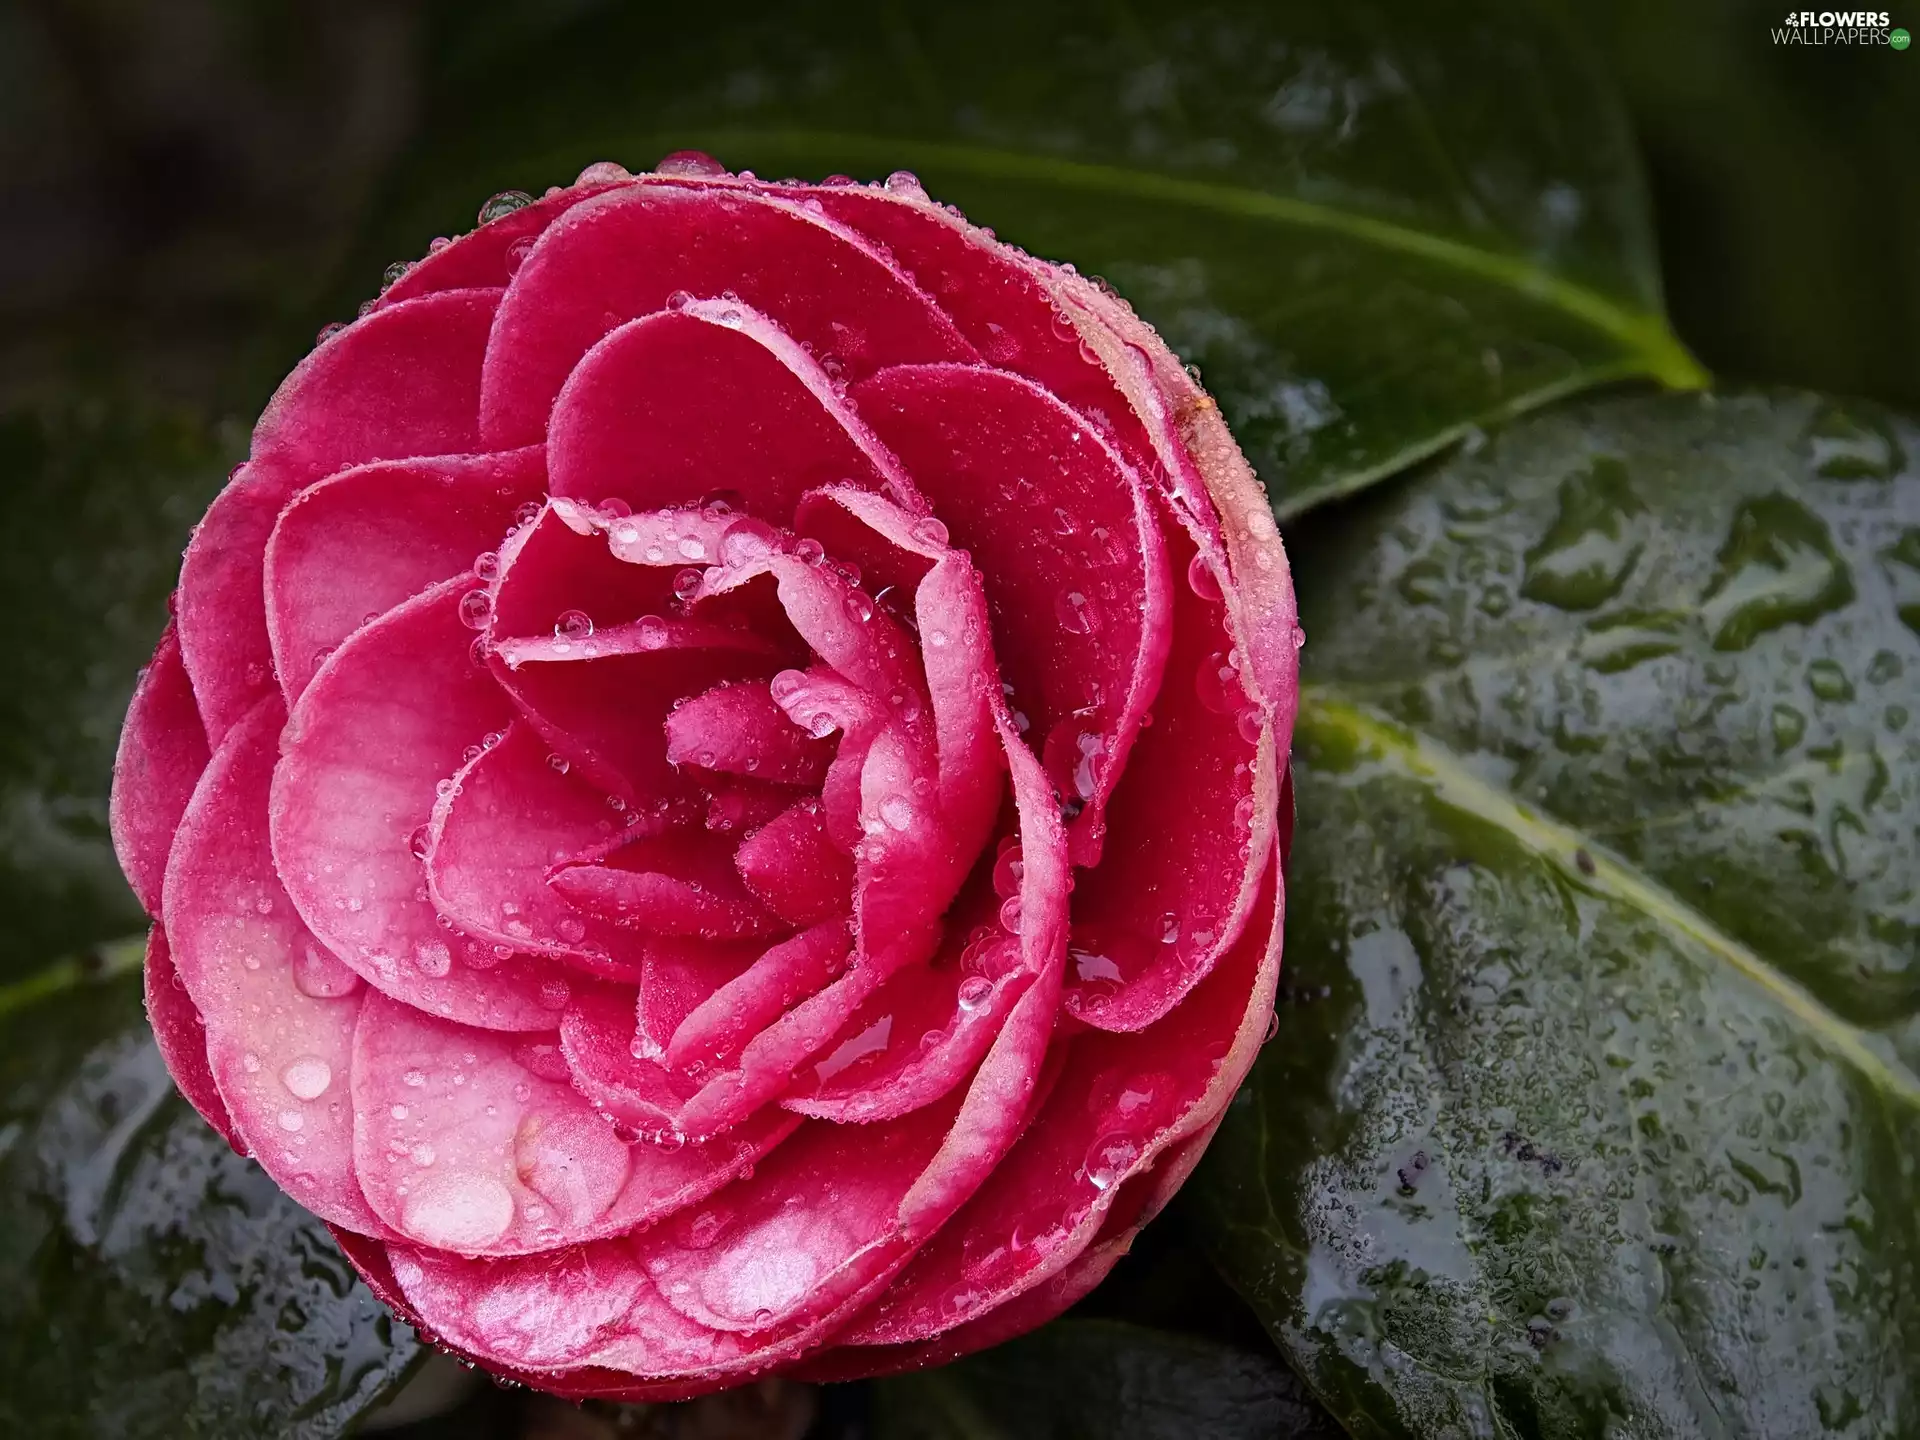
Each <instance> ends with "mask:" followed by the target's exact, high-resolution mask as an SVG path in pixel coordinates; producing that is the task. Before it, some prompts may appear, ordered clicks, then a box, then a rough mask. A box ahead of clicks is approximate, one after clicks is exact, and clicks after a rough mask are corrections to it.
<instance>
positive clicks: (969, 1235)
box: [840, 868, 1280, 1345]
mask: <svg viewBox="0 0 1920 1440" xmlns="http://www.w3.org/2000/svg"><path fill="white" fill-rule="evenodd" d="M1271 874H1272V871H1271V868H1270V869H1269V875H1271ZM1263 895H1264V898H1265V899H1266V900H1267V902H1268V903H1269V904H1271V905H1272V906H1273V907H1274V909H1273V911H1272V912H1270V913H1272V914H1273V916H1274V919H1273V923H1272V925H1271V928H1268V927H1267V926H1265V925H1263V926H1261V927H1258V928H1256V929H1254V930H1250V931H1249V932H1248V934H1247V935H1246V936H1245V937H1244V938H1243V939H1242V941H1241V943H1240V944H1238V945H1237V946H1235V947H1234V949H1233V950H1232V951H1231V952H1230V953H1229V954H1228V955H1226V956H1224V957H1222V959H1221V963H1220V964H1219V965H1218V966H1216V967H1215V969H1214V971H1213V973H1212V974H1211V975H1209V976H1208V977H1207V979H1206V980H1205V981H1203V982H1202V983H1201V984H1200V985H1199V986H1198V987H1197V988H1196V989H1195V990H1194V991H1193V993H1192V994H1191V995H1189V996H1188V997H1187V1000H1186V1003H1185V1004H1183V1005H1181V1006H1179V1007H1178V1008H1177V1009H1175V1010H1174V1011H1173V1012H1172V1013H1171V1014H1170V1015H1168V1016H1167V1017H1166V1018H1165V1019H1164V1020H1162V1021H1161V1022H1160V1023H1159V1024H1158V1025H1155V1026H1153V1027H1152V1028H1150V1029H1147V1030H1143V1031H1140V1032H1138V1033H1133V1034H1124V1035H1115V1034H1105V1033H1102V1032H1099V1031H1093V1032H1088V1033H1084V1034H1082V1035H1080V1036H1079V1037H1077V1038H1076V1039H1074V1040H1073V1042H1072V1044H1071V1047H1070V1049H1069V1050H1068V1054H1067V1061H1066V1068H1065V1070H1064V1071H1063V1072H1062V1074H1061V1076H1060V1079H1059V1081H1058V1082H1057V1083H1056V1084H1055V1086H1054V1087H1053V1090H1052V1092H1051V1093H1050V1094H1049V1095H1048V1097H1047V1101H1046V1104H1045V1105H1044V1106H1043V1107H1042V1108H1041V1110H1040V1113H1039V1115H1038V1117H1037V1118H1036V1119H1035V1120H1034V1122H1033V1124H1032V1126H1031V1127H1030V1128H1029V1129H1028V1130H1027V1131H1026V1133H1025V1134H1024V1135H1023V1136H1022V1137H1021V1139H1020V1142H1019V1144H1018V1145H1016V1146H1015V1147H1014V1148H1013V1150H1012V1152H1011V1153H1010V1154H1008V1155H1007V1156H1006V1158H1005V1159H1003V1160H1002V1161H1001V1162H1000V1163H999V1165H998V1166H997V1167H996V1168H995V1169H994V1171H993V1173H992V1175H991V1176H990V1177H989V1178H988V1179H987V1181H986V1183H985V1184H983V1185H981V1186H980V1187H979V1188H978V1190H977V1192H976V1193H975V1194H974V1196H973V1198H972V1199H971V1200H970V1201H969V1203H968V1205H967V1207H966V1209H965V1210H964V1211H963V1212H962V1213H961V1214H959V1215H957V1216H955V1217H954V1219H953V1221H952V1223H951V1224H949V1225H948V1226H947V1227H945V1228H944V1229H943V1230H942V1231H941V1232H940V1234H938V1235H936V1236H935V1237H934V1238H933V1240H932V1242H931V1243H929V1244H928V1245H927V1246H926V1247H925V1248H923V1249H922V1250H921V1251H920V1253H919V1254H918V1255H916V1256H915V1257H914V1260H913V1262H912V1264H911V1265H909V1266H908V1267H907V1269H906V1270H905V1271H904V1272H903V1273H902V1274H901V1275H900V1277H899V1279H897V1280H896V1281H895V1282H894V1284H893V1285H892V1286H891V1287H890V1288H889V1290H888V1291H887V1293H886V1295H885V1296H884V1297H882V1299H881V1301H880V1302H879V1303H878V1304H877V1305H876V1306H874V1308H873V1309H872V1310H870V1311H869V1312H868V1313H867V1314H866V1315H864V1316H862V1317H861V1319H860V1320H859V1321H857V1322H856V1323H855V1324H854V1325H852V1326H850V1327H849V1328H848V1330H847V1331H846V1332H845V1333H844V1334H843V1335H842V1336H841V1337H840V1339H841V1341H842V1343H846V1344H854V1345H894V1344H902V1343H906V1342H910V1341H918V1340H924V1339H926V1338H927V1337H929V1336H932V1335H936V1334H939V1333H940V1332H942V1331H945V1330H950V1329H952V1328H954V1327H955V1326H957V1325H960V1324H963V1323H965V1322H966V1321H968V1320H971V1319H973V1318H974V1317H976V1316H979V1315H984V1314H986V1313H987V1312H989V1311H990V1310H992V1309H993V1308H994V1307H996V1306H998V1305H1001V1304H1004V1303H1006V1302H1007V1301H1009V1300H1011V1299H1013V1298H1014V1297H1015V1296H1018V1295H1020V1294H1023V1293H1025V1292H1026V1291H1028V1290H1030V1289H1032V1288H1033V1287H1035V1286H1037V1285H1040V1284H1041V1283H1042V1282H1043V1281H1045V1280H1047V1279H1049V1278H1050V1277H1052V1276H1054V1275H1057V1274H1059V1273H1060V1272H1061V1271H1063V1270H1065V1269H1066V1268H1067V1266H1068V1265H1069V1264H1071V1263H1072V1261H1073V1260H1074V1258H1075V1257H1077V1256H1079V1255H1080V1254H1081V1253H1082V1252H1084V1251H1085V1250H1086V1248H1087V1247H1088V1245H1089V1244H1091V1243H1093V1242H1094V1240H1095V1238H1096V1237H1097V1236H1098V1235H1099V1233H1100V1231H1101V1227H1102V1225H1103V1224H1104V1222H1105V1221H1106V1219H1107V1217H1108V1212H1109V1210H1110V1209H1112V1208H1114V1207H1115V1206H1116V1205H1118V1204H1120V1203H1121V1201H1122V1199H1123V1198H1124V1199H1125V1200H1126V1202H1127V1203H1128V1204H1129V1206H1131V1207H1132V1209H1131V1210H1130V1212H1129V1218H1128V1221H1127V1222H1126V1223H1133V1220H1135V1219H1137V1218H1138V1216H1139V1214H1141V1213H1143V1207H1144V1205H1145V1203H1146V1202H1147V1200H1148V1199H1149V1197H1150V1196H1151V1195H1152V1194H1153V1192H1152V1191H1151V1190H1145V1191H1143V1190H1142V1189H1141V1187H1140V1186H1138V1185H1135V1186H1132V1187H1129V1186H1128V1181H1129V1180H1131V1179H1133V1178H1134V1177H1137V1176H1143V1175H1146V1174H1147V1173H1148V1172H1149V1171H1152V1170H1154V1169H1155V1168H1156V1167H1157V1166H1161V1165H1174V1164H1176V1155H1177V1153H1178V1152H1179V1150H1180V1147H1181V1146H1182V1144H1183V1143H1184V1142H1185V1141H1187V1140H1188V1139H1189V1138H1190V1137H1193V1136H1195V1135H1197V1134H1200V1133H1201V1132H1203V1131H1205V1130H1207V1129H1209V1127H1211V1126H1212V1124H1213V1123H1214V1122H1215V1121H1216V1120H1217V1119H1218V1117H1219V1115H1220V1113H1221V1111H1222V1110H1223V1109H1224V1108H1225V1106H1226V1103H1227V1101H1228V1100H1229V1099H1230V1098H1231V1097H1232V1095H1233V1092H1234V1090H1235V1089H1237V1088H1238V1087H1239V1084H1240V1081H1241V1080H1242V1079H1244V1078H1245V1075H1246V1072H1247V1069H1248V1068H1249V1067H1250V1066H1251V1065H1252V1063H1253V1058H1254V1056H1255V1055H1256V1054H1258V1052H1259V1047H1260V1043H1261V1040H1262V1039H1263V1037H1264V1035H1265V1032H1266V1024H1267V1019H1268V1016H1269V1015H1270V1014H1271V1013H1272V1003H1273V991H1274V985H1275V982H1276V980H1277V978H1278V975H1279V959H1280V927H1279V915H1278V910H1279V900H1278V894H1277V887H1276V886H1275V885H1274V883H1273V882H1272V881H1271V880H1269V883H1268V884H1267V885H1266V887H1264V890H1263ZM1180 1163H1191V1157H1189V1158H1188V1159H1187V1160H1186V1161H1184V1162H1180ZM1160 1198H1162V1199H1164V1196H1162V1197H1160Z"/></svg>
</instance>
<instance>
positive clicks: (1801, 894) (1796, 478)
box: [1188, 395, 1920, 1436]
mask: <svg viewBox="0 0 1920 1440" xmlns="http://www.w3.org/2000/svg"><path fill="white" fill-rule="evenodd" d="M1916 453H1920V432H1916V430H1915V428H1914V427H1913V426H1912V425H1911V424H1909V423H1907V422H1904V421H1901V420H1897V419H1895V418H1894V417H1891V416H1889V415H1887V414H1885V413H1883V412H1880V411H1878V410H1875V409H1871V408H1868V407H1866V406H1841V405H1837V404H1833V403H1829V402H1824V401H1820V400H1817V399H1814V398H1811V397H1806V396H1801V395H1777V396H1764V395H1745V396H1739V397H1714V396H1702V397H1698V398H1691V397H1666V398H1647V399H1633V400H1620V401H1613V402H1608V403H1599V404H1589V405H1581V406H1576V407H1569V408H1567V409H1564V410H1561V411H1558V412H1556V413H1554V414H1551V415H1547V416H1542V417H1537V418H1536V419H1533V420H1530V421H1528V422H1525V423H1523V424H1521V425H1518V426H1516V427H1515V428H1513V429H1512V430H1511V431H1509V432H1507V433H1505V434H1503V435H1502V436H1500V437H1499V438H1498V439H1497V440H1495V441H1494V442H1493V443H1491V444H1490V445H1488V446H1487V447H1486V448H1484V449H1483V450H1482V451H1481V452H1480V453H1479V454H1477V455H1474V456H1470V457H1462V458H1460V459H1458V460H1456V461H1454V462H1452V463H1450V464H1448V465H1446V466H1444V467H1442V468H1440V469H1439V470H1438V471H1436V472H1435V473H1432V474H1430V475H1427V476H1424V477H1421V478H1419V479H1416V480H1414V481H1411V482H1409V483H1405V484H1402V485H1399V486H1395V487H1391V488H1385V489H1383V490H1382V491H1380V492H1378V493H1377V494H1376V495H1374V496H1372V497H1369V499H1368V500H1367V501H1366V502H1365V503H1364V504H1361V505H1358V506H1356V507H1354V508H1352V509H1351V510H1349V511H1348V512H1346V513H1344V514H1340V515H1337V516H1332V515H1330V516H1328V517H1326V518H1325V520H1324V521H1323V522H1320V523H1315V524H1310V525H1308V526H1307V527H1304V528H1302V529H1301V530H1299V531H1298V532H1297V533H1296V534H1294V535H1293V537H1292V541H1291V543H1292V548H1293V551H1294V553H1295V555H1296V556H1298V557H1300V561H1301V572H1300V583H1301V593H1302V605H1303V618H1304V623H1305V625H1306V628H1307V633H1308V636H1309V640H1308V645H1307V649H1306V652H1305V658H1306V660H1307V662H1308V663H1307V666H1306V681H1307V683H1306V686H1305V690H1304V695H1303V707H1302V711H1301V717H1300V725H1299V732H1298V742H1297V749H1296V751H1295V756H1296V759H1295V777H1296V787H1297V794H1298V801H1299V820H1298V830H1297V833H1296V836H1295V840H1294V847H1293V854H1292V861H1291V871H1290V882H1289V896H1288V901H1289V903H1288V932H1287V952H1286V962H1285V963H1286V970H1285V973H1284V974H1283V977H1282V981H1283V995H1282V1003H1281V1005H1280V1023H1279V1032H1278V1038H1277V1039H1276V1040H1275V1041H1274V1043H1273V1044H1271V1045H1269V1046H1268V1047H1267V1049H1266V1051H1265V1052H1264V1053H1263V1055H1262V1056H1261V1059H1260V1061H1259V1064H1258V1066H1257V1067H1256V1070H1255V1073H1254V1076H1253V1078H1252V1080H1251V1081H1250V1083H1249V1085H1248V1087H1247V1088H1246V1089H1245V1090H1244V1091H1243V1092H1242V1094H1241V1095H1240V1096H1238V1097H1237V1098H1236V1100H1235V1102H1234V1105H1233V1106H1232V1108H1231V1109H1230V1111H1229V1118H1228V1120H1227V1123H1226V1125H1225V1127H1224V1128H1223V1130H1222V1132H1221V1134H1220V1137H1219V1139H1218V1140H1217V1141H1216V1142H1215V1144H1214V1146H1213V1148H1212V1150H1211V1152H1210V1153H1209V1155H1208V1157H1207V1163H1206V1166H1205V1168H1204V1169H1203V1170H1202V1172H1201V1178H1199V1179H1197V1180H1196V1182H1195V1184H1194V1185H1193V1186H1191V1187H1190V1188H1189V1192H1188V1193H1189V1195H1190V1196H1192V1197H1193V1198H1194V1200H1195V1201H1196V1202H1197V1204H1196V1209H1197V1210H1198V1211H1199V1218H1200V1221H1201V1222H1202V1228H1203V1230H1204V1232H1205V1235H1206V1237H1207V1242H1208V1244H1209V1246H1210V1248H1211V1250H1212V1252H1213V1254H1214V1256H1215V1258H1216V1260H1217V1262H1218V1263H1219V1264H1220V1265H1221V1267H1222V1269H1223V1272H1224V1273H1225V1274H1226V1276H1227V1277H1228V1278H1229V1279H1230V1280H1231V1281H1232V1282H1233V1284H1234V1285H1235V1286H1236V1288H1238V1289H1239V1290H1240V1291H1241V1292H1242V1293H1243V1294H1244V1295H1245V1296H1246V1297H1247V1298H1248V1299H1249V1300H1250V1301H1251V1303H1252V1304H1253V1305H1254V1307H1255V1309H1256V1310H1257V1311H1258V1312H1259V1313H1260V1315H1261V1317H1262V1319H1263V1321H1264V1322H1265V1323H1266V1325H1267V1326H1268V1328H1269V1330H1270V1332H1271V1333H1272V1334H1273V1335H1274V1336H1275V1338H1276V1339H1277V1340H1278V1341H1279V1343H1280V1344H1281V1346H1282V1348H1283V1349H1284V1351H1285V1352H1286V1353H1287V1355H1288V1357H1289V1358H1290V1359H1291V1360H1292V1362H1293V1363H1294V1365H1295V1366H1296V1367H1297V1368H1298V1369H1299V1370H1300V1371H1301V1372H1302V1374H1303V1375H1304V1376H1305V1377H1306V1378H1307V1379H1308V1381H1309V1382H1310V1383H1311V1384H1312V1386H1313V1387H1314V1389H1315V1391H1316V1392H1317V1393H1318V1394H1319V1395H1320V1397H1321V1398H1322V1399H1323V1400H1324V1401H1325V1402H1326V1403H1327V1404H1328V1406H1329V1408H1330V1409H1331V1410H1332V1411H1333V1412H1334V1414H1335V1415H1336V1416H1337V1417H1338V1418H1339V1419H1340V1420H1341V1421H1342V1423H1344V1424H1345V1425H1347V1426H1348V1428H1349V1429H1350V1430H1351V1431H1352V1432H1353V1433H1354V1434H1356V1435H1362V1436H1374V1435H1419V1436H1436V1435H1487V1436H1516V1435H1544V1436H1584V1435H1593V1436H1600V1435H1608V1436H1694V1435H1701V1436H1706V1435H1713V1436H1722V1435H1762V1434H1764V1435H1812V1434H1816V1433H1822V1432H1823V1431H1824V1432H1831V1433H1835V1434H1840V1435H1846V1436H1868V1435H1893V1434H1903V1435H1904V1434H1911V1433H1913V1432H1914V1431H1915V1430H1916V1428H1920V1408H1916V1405H1917V1403H1920V1402H1917V1401H1916V1385H1915V1382H1916V1380H1920V1361H1917V1360H1916V1356H1920V1300H1916V1296H1920V1206H1917V1205H1916V1199H1917V1198H1920V1197H1917V1196H1916V1190H1915V1168H1916V1164H1917V1163H1920V1075H1916V1067H1920V1022H1917V1021H1916V1015H1917V1014H1920V885H1917V883H1916V881H1917V879H1920V876H1917V874H1916V870H1915V866H1914V860H1913V857H1914V853H1915V849H1914V841H1915V835H1916V833H1917V831H1916V827H1917V826H1920V745H1917V744H1916V740H1917V738H1920V729H1917V728H1916V724H1915V720H1916V716H1920V473H1916V471H1915V469H1914V468H1913V466H1912V464H1911V462H1910V460H1909V459H1908V457H1909V456H1912V455H1914V454H1916Z"/></svg>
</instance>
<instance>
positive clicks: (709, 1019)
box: [643, 920, 850, 1070]
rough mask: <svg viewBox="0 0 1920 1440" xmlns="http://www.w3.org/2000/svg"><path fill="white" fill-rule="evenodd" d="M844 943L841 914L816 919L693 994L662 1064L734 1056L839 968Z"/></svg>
mask: <svg viewBox="0 0 1920 1440" xmlns="http://www.w3.org/2000/svg"><path fill="white" fill-rule="evenodd" d="M849 948H850V947H849V940H848V937H847V926H846V922H845V921H844V920H830V921H827V922H826V923H824V924H819V925H815V926H813V927H812V928H811V929H808V930H803V931H802V932H801V933H800V934H798V935H795V936H793V937H792V938H791V939H788V940H783V941H781V942H780V943H779V944H778V945H774V946H772V947H770V948H769V949H768V950H767V951H766V952H765V953H764V954H762V955H761V956H759V958H757V959H756V960H755V961H754V962H753V963H752V964H751V965H749V966H748V967H747V968H746V969H745V970H743V971H741V972H739V973H738V974H736V975H734V976H731V977H729V978H728V979H727V980H726V981H725V982H724V983H722V984H720V985H717V986H715V987H713V988H712V989H711V990H709V991H708V992H707V993H706V994H705V995H703V996H701V997H699V998H698V1000H697V1001H696V1003H695V1004H694V1005H693V1006H692V1008H691V1009H689V1010H688V1011H687V1012H686V1013H685V1015H684V1016H683V1018H682V1019H681V1020H680V1021H679V1023H678V1024H677V1025H676V1026H675V1027H674V1028H673V1030H672V1031H671V1032H670V1036H671V1038H670V1039H669V1041H668V1043H667V1045H666V1050H665V1054H666V1062H667V1064H669V1065H671V1066H672V1067H673V1068H675V1069H676V1070H685V1069H687V1068H688V1067H689V1066H690V1065H692V1064H701V1065H710V1064H713V1063H715V1062H720V1061H728V1060H731V1059H733V1058H734V1057H735V1056H736V1055H737V1054H738V1052H739V1051H740V1050H741V1049H742V1048H743V1047H744V1046H745V1045H746V1044H747V1042H748V1041H750V1040H751V1039H752V1038H753V1037H754V1036H755V1035H757V1034H759V1033H760V1032H761V1031H762V1030H764V1029H766V1028H767V1026H769V1025H771V1024H773V1022H774V1021H776V1020H778V1019H779V1018H780V1016H781V1015H783V1014H784V1013H785V1012H786V1011H787V1010H788V1009H789V1008H791V1007H792V1006H793V1005H794V1004H795V1002H797V1001H799V1000H800V999H802V998H803V997H805V996H807V995H810V994H812V993H813V992H814V991H816V990H819V989H820V988H821V987H823V986H824V985H826V984H827V983H828V982H829V981H830V980H832V979H833V977H834V976H835V975H837V974H839V973H840V971H841V970H843V969H844V968H845V967H846V963H847V956H848V952H849ZM643 1028H645V1027H644V1026H643Z"/></svg>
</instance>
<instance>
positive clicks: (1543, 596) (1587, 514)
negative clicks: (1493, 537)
mask: <svg viewBox="0 0 1920 1440" xmlns="http://www.w3.org/2000/svg"><path fill="white" fill-rule="evenodd" d="M1559 498H1560V511H1559V514H1557V515H1556V516H1555V517H1554V520H1553V523H1552V524H1551V525H1550V526H1548V527H1547V533H1546V534H1545V535H1543V536H1542V537H1541V538H1540V541H1539V543H1538V544H1536V545H1535V546H1534V547H1533V548H1532V549H1531V550H1529V551H1528V552H1527V560H1526V575H1525V578H1524V579H1523V580H1522V581H1521V582H1520V593H1521V594H1522V595H1524V596H1526V597H1527V598H1528V599H1529V600H1540V601H1544V602H1545V603H1546V604H1548V605H1554V606H1557V607H1559V608H1560V609H1562V610H1593V609H1596V608H1598V607H1599V606H1601V605H1604V604H1605V603H1606V602H1607V601H1608V600H1611V599H1612V598H1613V597H1614V596H1615V595H1617V594H1618V593H1619V591H1620V587H1621V586H1622V585H1624V584H1625V583H1626V579H1627V576H1628V574H1630V573H1631V572H1632V570H1633V566H1634V562H1635V561H1637V560H1638V559H1639V558H1640V550H1641V547H1642V545H1643V543H1644V542H1643V540H1642V538H1641V535H1640V528H1639V524H1638V517H1639V516H1640V515H1642V514H1643V513H1644V512H1645V510H1646V506H1645V505H1644V504H1643V503H1642V502H1641V500H1640V497H1639V495H1637V494H1636V493H1635V492H1634V489H1633V485H1632V483H1631V482H1630V481H1629V479H1628V478H1627V467H1626V466H1625V464H1623V463H1622V462H1621V461H1619V460H1618V459H1615V458H1614V457H1612V456H1602V457H1601V458H1599V459H1598V460H1595V461H1594V462H1593V464H1592V465H1591V466H1590V467H1588V469H1586V470H1585V471H1583V472H1581V473H1580V474H1577V475H1573V476H1570V477H1569V478H1567V479H1566V480H1563V481H1562V482H1561V484H1560V497H1559Z"/></svg>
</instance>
